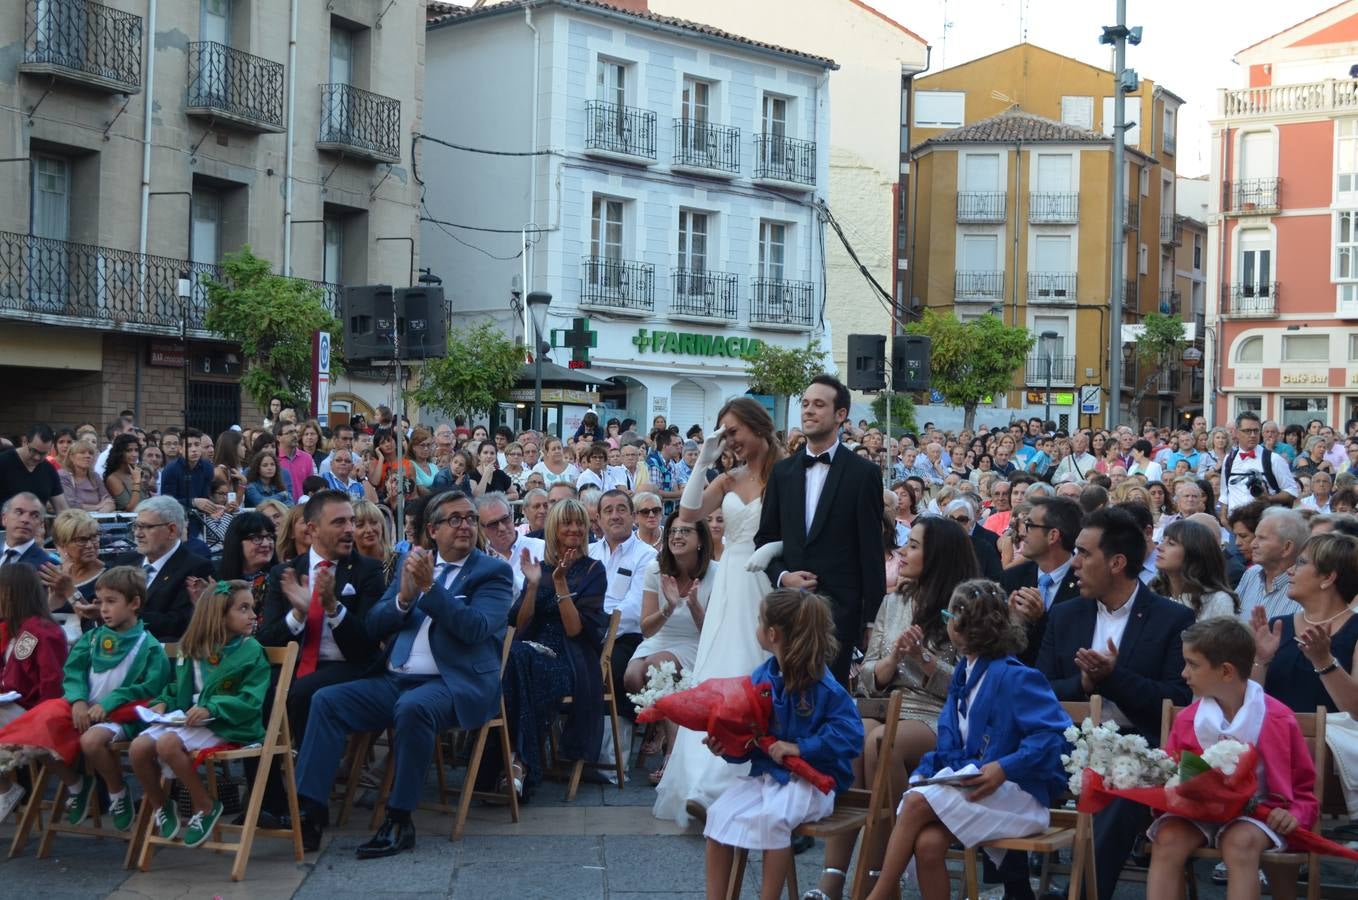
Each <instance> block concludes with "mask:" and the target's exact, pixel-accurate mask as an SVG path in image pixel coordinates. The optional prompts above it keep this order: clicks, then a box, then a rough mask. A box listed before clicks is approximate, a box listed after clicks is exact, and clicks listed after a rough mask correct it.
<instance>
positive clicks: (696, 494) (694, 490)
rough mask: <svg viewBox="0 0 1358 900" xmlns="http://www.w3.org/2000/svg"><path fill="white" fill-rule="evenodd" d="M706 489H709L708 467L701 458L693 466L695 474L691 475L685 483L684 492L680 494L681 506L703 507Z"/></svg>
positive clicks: (686, 507)
mask: <svg viewBox="0 0 1358 900" xmlns="http://www.w3.org/2000/svg"><path fill="white" fill-rule="evenodd" d="M705 490H707V467H706V466H704V465H703V461H702V460H701V459H700V460H698V464H697V465H695V466H694V467H693V474H692V475H690V476H689V478H688V483H687V484H685V485H684V492H683V493H682V494H680V495H679V506H680V508H681V509H702V508H703V491H705Z"/></svg>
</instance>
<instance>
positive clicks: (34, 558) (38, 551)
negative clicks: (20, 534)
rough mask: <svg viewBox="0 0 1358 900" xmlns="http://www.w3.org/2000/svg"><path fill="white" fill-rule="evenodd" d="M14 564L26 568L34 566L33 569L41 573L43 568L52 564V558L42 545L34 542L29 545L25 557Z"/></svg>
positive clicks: (1, 550)
mask: <svg viewBox="0 0 1358 900" xmlns="http://www.w3.org/2000/svg"><path fill="white" fill-rule="evenodd" d="M3 551H4V547H3V545H0V552H3ZM14 562H15V563H23V564H24V565H26V566H32V567H33V568H35V569H37V570H38V571H39V572H41V571H42V567H43V566H45V565H47V564H48V563H50V562H52V557H50V556H48V555H47V551H46V550H44V549H42V544H40V543H38V542H37V541H34V542H33V543H31V544H29V545H28V549H27V550H25V551H24V552H23V555H22V556H20V557H19V558H18V559H16V560H15V561H14Z"/></svg>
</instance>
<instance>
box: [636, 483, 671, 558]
mask: <svg viewBox="0 0 1358 900" xmlns="http://www.w3.org/2000/svg"><path fill="white" fill-rule="evenodd" d="M632 503H633V504H634V505H635V506H636V509H637V540H639V541H641V542H642V543H643V544H649V545H650V546H652V547H654V548H655V549H656V552H657V553H658V552H660V550H661V549H662V548H661V543H660V541H661V536H662V534H663V533H664V529H663V528H661V527H660V523H661V522H662V521H664V520H663V519H662V518H661V516H662V515H663V514H664V506H663V505H662V504H661V502H660V495H659V494H653V493H651V492H650V491H642V492H641V493H640V494H637V495H636V497H634V498H632Z"/></svg>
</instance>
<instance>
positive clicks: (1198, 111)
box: [869, 0, 1337, 176]
mask: <svg viewBox="0 0 1358 900" xmlns="http://www.w3.org/2000/svg"><path fill="white" fill-rule="evenodd" d="M869 2H871V3H872V4H873V5H874V6H876V7H877V8H878V9H880V10H882V11H883V12H885V13H886V14H887V15H889V16H891V17H893V18H895V19H896V20H897V21H900V22H902V23H904V24H905V25H906V27H908V28H910V29H911V30H912V31H914V32H915V33H916V34H918V35H920V36H921V37H923V38H924V39H925V40H926V41H928V42H929V44H930V45H931V46H932V47H933V60H932V70H933V71H936V70H938V69H942V68H946V67H948V66H955V65H959V64H960V63H964V62H967V61H968V60H972V59H976V58H977V57H980V56H985V55H986V54H988V53H994V52H995V51H997V50H1003V49H1004V48H1005V47H1009V46H1012V45H1013V44H1016V43H1018V42H1020V41H1021V40H1024V35H1025V33H1026V39H1027V40H1028V42H1029V43H1033V44H1037V45H1039V46H1042V47H1045V48H1047V49H1048V50H1053V51H1055V52H1057V53H1061V54H1064V55H1066V56H1072V57H1074V58H1076V59H1079V60H1082V61H1084V62H1087V63H1090V64H1092V65H1096V66H1101V67H1103V68H1111V66H1112V52H1111V48H1110V47H1107V46H1105V45H1103V44H1100V43H1099V34H1100V30H1101V28H1102V26H1104V25H1111V24H1113V22H1114V21H1115V19H1116V15H1117V7H1116V4H1115V2H1114V0H869ZM1336 2H1337V0H1292V2H1288V3H1278V2H1276V0H1230V2H1227V0H1128V3H1127V24H1128V25H1140V26H1141V27H1142V29H1143V35H1142V41H1141V44H1140V46H1137V47H1129V48H1128V52H1127V65H1128V66H1129V67H1131V68H1133V69H1136V70H1137V73H1138V74H1140V75H1141V76H1142V77H1143V78H1150V79H1152V80H1154V81H1155V83H1156V84H1158V85H1163V86H1164V87H1166V88H1168V89H1169V90H1171V91H1173V92H1174V93H1176V94H1178V95H1179V96H1180V97H1183V98H1184V100H1185V101H1187V102H1186V104H1185V105H1184V107H1183V109H1182V110H1181V111H1180V118H1179V157H1178V172H1179V174H1180V175H1188V176H1195V175H1203V174H1206V173H1207V170H1208V166H1209V162H1208V158H1207V156H1208V152H1209V148H1210V136H1209V131H1208V126H1207V120H1208V119H1209V118H1211V117H1212V116H1213V114H1214V113H1215V110H1216V103H1217V89H1218V88H1237V87H1244V86H1245V70H1244V69H1243V68H1242V67H1241V66H1238V65H1236V64H1235V63H1233V62H1231V57H1233V56H1234V55H1235V54H1236V53H1237V52H1238V51H1240V50H1243V49H1244V48H1246V47H1248V46H1250V45H1251V44H1254V43H1256V42H1258V41H1260V40H1263V39H1264V38H1266V37H1268V36H1269V35H1271V34H1274V33H1276V32H1278V31H1281V30H1282V29H1284V28H1287V27H1289V26H1291V25H1293V24H1296V23H1297V22H1300V21H1302V20H1303V19H1306V18H1308V17H1310V16H1313V15H1315V14H1316V13H1318V12H1322V11H1324V10H1326V9H1329V8H1330V7H1332V6H1334V5H1335V3H1336Z"/></svg>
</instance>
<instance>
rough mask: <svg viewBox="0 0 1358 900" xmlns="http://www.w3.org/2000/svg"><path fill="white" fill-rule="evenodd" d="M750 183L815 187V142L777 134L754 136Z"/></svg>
mask: <svg viewBox="0 0 1358 900" xmlns="http://www.w3.org/2000/svg"><path fill="white" fill-rule="evenodd" d="M754 179H755V181H772V182H776V183H778V184H781V185H794V186H797V187H806V188H812V187H815V186H816V142H815V141H799V140H797V139H796V138H790V137H787V136H786V135H781V134H756V135H755V136H754Z"/></svg>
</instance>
